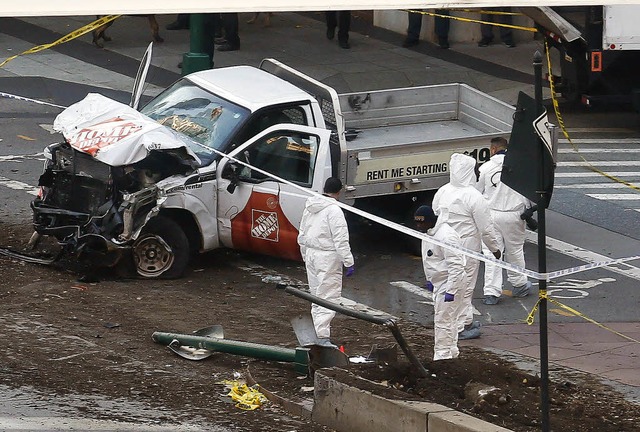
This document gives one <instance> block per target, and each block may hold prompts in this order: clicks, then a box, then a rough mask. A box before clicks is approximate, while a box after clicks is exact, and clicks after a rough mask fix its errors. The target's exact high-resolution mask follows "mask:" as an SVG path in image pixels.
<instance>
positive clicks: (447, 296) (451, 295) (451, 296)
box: [444, 292, 455, 303]
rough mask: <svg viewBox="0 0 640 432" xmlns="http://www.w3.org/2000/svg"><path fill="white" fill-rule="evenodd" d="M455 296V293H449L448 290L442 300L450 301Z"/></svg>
mask: <svg viewBox="0 0 640 432" xmlns="http://www.w3.org/2000/svg"><path fill="white" fill-rule="evenodd" d="M454 298H455V295H453V294H449V293H448V292H446V293H444V301H445V303H446V302H452V301H453V300H454Z"/></svg>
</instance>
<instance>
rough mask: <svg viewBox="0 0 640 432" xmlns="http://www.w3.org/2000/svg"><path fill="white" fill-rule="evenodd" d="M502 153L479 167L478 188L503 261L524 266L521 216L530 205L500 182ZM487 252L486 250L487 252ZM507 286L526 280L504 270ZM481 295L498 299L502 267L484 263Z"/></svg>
mask: <svg viewBox="0 0 640 432" xmlns="http://www.w3.org/2000/svg"><path fill="white" fill-rule="evenodd" d="M504 156H505V155H504V152H501V153H496V154H495V155H493V156H491V159H489V160H488V161H487V162H485V163H484V164H483V165H482V166H481V167H480V179H479V180H478V184H477V188H478V190H479V191H480V192H482V194H483V196H484V197H485V198H486V199H487V202H488V204H489V208H490V209H491V217H492V218H493V222H494V224H495V226H496V230H497V231H498V234H499V235H498V243H499V247H500V250H501V251H503V252H504V253H503V258H504V260H505V261H507V262H508V263H511V264H515V265H517V266H518V267H524V266H525V263H524V250H523V248H524V235H525V221H524V220H522V219H520V215H521V214H522V212H523V211H525V209H526V208H527V207H530V206H531V205H532V203H531V202H530V201H529V200H528V199H527V198H525V197H524V196H522V195H520V194H519V193H518V192H516V191H514V190H513V189H511V188H510V187H509V186H507V185H505V184H503V183H502V181H500V176H501V174H502V164H503V163H504ZM487 252H488V251H487ZM507 278H508V280H509V283H511V285H513V286H514V287H519V286H522V285H524V284H526V283H527V277H526V276H525V275H523V274H519V273H516V272H513V271H507ZM484 295H485V296H488V295H492V296H496V297H500V295H502V268H500V267H498V266H495V265H493V264H489V263H485V267H484Z"/></svg>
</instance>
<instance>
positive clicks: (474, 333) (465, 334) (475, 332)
mask: <svg viewBox="0 0 640 432" xmlns="http://www.w3.org/2000/svg"><path fill="white" fill-rule="evenodd" d="M479 337H480V329H479V328H472V329H469V330H467V329H464V330H462V331H461V332H460V333H458V340H468V339H477V338H479Z"/></svg>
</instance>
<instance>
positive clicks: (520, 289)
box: [511, 281, 531, 297]
mask: <svg viewBox="0 0 640 432" xmlns="http://www.w3.org/2000/svg"><path fill="white" fill-rule="evenodd" d="M530 290H531V282H529V281H527V283H526V284H524V285H520V286H517V287H513V289H512V290H511V296H512V297H526V296H528V295H529V291H530Z"/></svg>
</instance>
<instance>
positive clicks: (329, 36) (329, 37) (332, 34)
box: [327, 27, 336, 40]
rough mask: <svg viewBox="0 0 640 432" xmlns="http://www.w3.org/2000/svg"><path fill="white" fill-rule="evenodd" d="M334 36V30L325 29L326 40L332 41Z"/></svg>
mask: <svg viewBox="0 0 640 432" xmlns="http://www.w3.org/2000/svg"><path fill="white" fill-rule="evenodd" d="M335 35H336V28H335V27H333V28H327V39H329V40H333V38H334V37H335Z"/></svg>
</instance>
